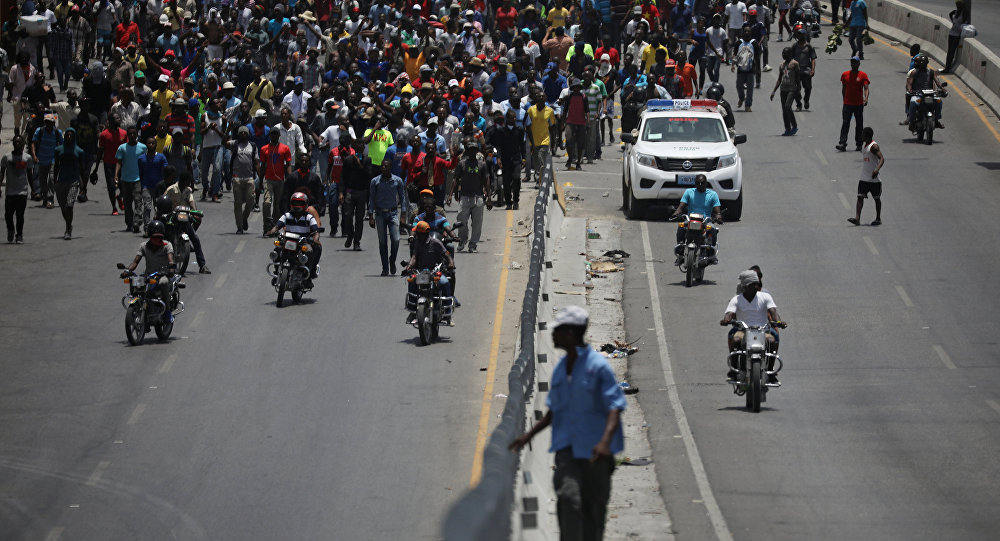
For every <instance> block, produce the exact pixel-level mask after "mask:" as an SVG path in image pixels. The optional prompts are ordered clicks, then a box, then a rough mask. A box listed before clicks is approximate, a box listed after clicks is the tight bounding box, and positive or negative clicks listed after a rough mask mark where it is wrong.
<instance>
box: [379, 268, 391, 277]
mask: <svg viewBox="0 0 1000 541" xmlns="http://www.w3.org/2000/svg"><path fill="white" fill-rule="evenodd" d="M380 276H389V269H382V274H380Z"/></svg>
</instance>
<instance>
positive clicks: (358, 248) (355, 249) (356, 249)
mask: <svg viewBox="0 0 1000 541" xmlns="http://www.w3.org/2000/svg"><path fill="white" fill-rule="evenodd" d="M354 251H355V252H360V251H361V243H360V242H355V243H354Z"/></svg>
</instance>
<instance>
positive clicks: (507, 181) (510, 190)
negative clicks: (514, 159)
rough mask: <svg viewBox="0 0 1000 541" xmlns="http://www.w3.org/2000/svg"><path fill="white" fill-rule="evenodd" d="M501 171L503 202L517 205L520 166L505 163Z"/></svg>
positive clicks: (519, 195)
mask: <svg viewBox="0 0 1000 541" xmlns="http://www.w3.org/2000/svg"><path fill="white" fill-rule="evenodd" d="M502 169H503V202H504V204H505V205H513V204H514V203H518V202H519V201H520V198H521V164H520V163H517V164H513V163H505V164H503V165H502Z"/></svg>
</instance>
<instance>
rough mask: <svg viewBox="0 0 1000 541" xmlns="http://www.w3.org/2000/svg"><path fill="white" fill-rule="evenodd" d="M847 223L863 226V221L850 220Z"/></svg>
mask: <svg viewBox="0 0 1000 541" xmlns="http://www.w3.org/2000/svg"><path fill="white" fill-rule="evenodd" d="M847 221H848V222H851V223H852V224H854V225H861V220H858V219H857V218H848V219H847Z"/></svg>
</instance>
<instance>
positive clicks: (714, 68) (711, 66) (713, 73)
mask: <svg viewBox="0 0 1000 541" xmlns="http://www.w3.org/2000/svg"><path fill="white" fill-rule="evenodd" d="M705 58H707V59H708V66H707V67H706V69H708V79H709V80H710V81H712V82H713V83H717V82H719V68H720V66H721V65H722V64H721V62H719V57H717V56H707V57H705Z"/></svg>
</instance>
